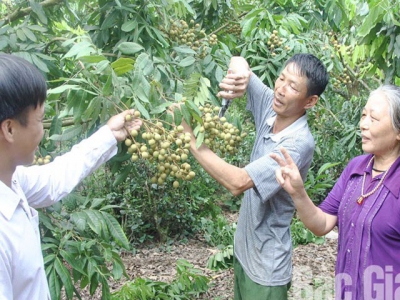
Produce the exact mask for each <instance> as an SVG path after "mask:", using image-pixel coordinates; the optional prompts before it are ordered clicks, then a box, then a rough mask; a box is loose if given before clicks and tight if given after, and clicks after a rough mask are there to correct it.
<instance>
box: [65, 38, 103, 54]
mask: <svg viewBox="0 0 400 300" xmlns="http://www.w3.org/2000/svg"><path fill="white" fill-rule="evenodd" d="M93 52H95V50H94V49H93V46H92V44H91V43H89V42H87V41H82V42H80V43H77V44H75V45H73V46H72V48H71V49H70V50H69V51H68V52H67V53H66V54H65V55H64V57H63V58H69V57H76V58H78V57H81V56H88V55H90V54H91V53H93Z"/></svg>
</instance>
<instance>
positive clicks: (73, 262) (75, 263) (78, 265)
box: [60, 249, 87, 276]
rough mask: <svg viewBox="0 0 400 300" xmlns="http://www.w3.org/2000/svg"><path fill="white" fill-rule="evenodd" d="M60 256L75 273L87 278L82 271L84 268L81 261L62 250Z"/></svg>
mask: <svg viewBox="0 0 400 300" xmlns="http://www.w3.org/2000/svg"><path fill="white" fill-rule="evenodd" d="M60 255H61V257H62V258H63V259H64V260H65V261H66V262H67V263H68V264H69V265H70V266H71V267H72V268H73V269H74V270H75V271H78V272H79V273H81V274H82V275H85V276H87V273H86V271H85V270H84V269H83V267H84V266H83V265H82V260H81V259H77V258H76V257H74V256H73V255H72V254H71V253H69V252H67V251H65V250H63V249H61V250H60Z"/></svg>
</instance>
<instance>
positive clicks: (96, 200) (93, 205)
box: [90, 198, 105, 209]
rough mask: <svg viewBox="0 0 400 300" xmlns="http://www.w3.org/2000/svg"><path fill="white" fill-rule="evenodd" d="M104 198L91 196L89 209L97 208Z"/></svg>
mask: <svg viewBox="0 0 400 300" xmlns="http://www.w3.org/2000/svg"><path fill="white" fill-rule="evenodd" d="M104 201H105V198H93V200H92V203H91V204H90V208H91V209H95V208H98V207H99V206H100V205H101V204H102V203H104Z"/></svg>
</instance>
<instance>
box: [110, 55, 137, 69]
mask: <svg viewBox="0 0 400 300" xmlns="http://www.w3.org/2000/svg"><path fill="white" fill-rule="evenodd" d="M134 63H135V60H134V59H132V58H126V57H121V58H118V59H117V60H116V61H114V62H113V63H111V67H112V68H113V69H116V68H121V67H125V66H126V65H133V64H134Z"/></svg>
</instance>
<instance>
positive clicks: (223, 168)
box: [182, 121, 254, 196]
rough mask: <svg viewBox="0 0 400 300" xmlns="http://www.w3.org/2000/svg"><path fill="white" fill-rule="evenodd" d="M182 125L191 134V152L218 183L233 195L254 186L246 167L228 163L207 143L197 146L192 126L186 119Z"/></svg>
mask: <svg viewBox="0 0 400 300" xmlns="http://www.w3.org/2000/svg"><path fill="white" fill-rule="evenodd" d="M182 126H183V127H184V130H185V132H189V133H190V134H191V142H190V152H191V153H192V154H193V156H194V157H195V158H196V160H197V161H198V162H199V164H200V165H201V166H202V167H203V168H204V170H205V171H206V172H207V173H208V174H210V175H211V177H213V178H214V179H215V180H216V181H218V183H220V184H221V185H222V186H224V187H225V188H226V189H227V190H228V191H229V192H230V193H231V194H232V195H234V196H238V195H240V194H241V193H243V192H244V191H246V190H248V189H250V188H252V187H254V183H253V180H252V179H251V178H250V176H249V174H248V173H247V171H246V170H245V169H243V168H239V167H236V166H234V165H231V164H229V163H227V162H226V161H224V160H223V159H222V158H220V157H219V156H218V155H217V154H215V153H214V152H213V151H212V150H211V149H209V148H208V147H207V146H206V145H205V144H202V145H201V146H200V147H199V148H197V147H196V139H195V137H194V134H193V131H192V128H190V126H189V125H188V124H187V123H186V122H185V121H182Z"/></svg>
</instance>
